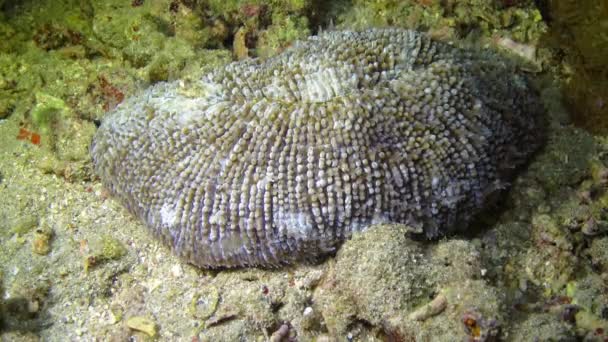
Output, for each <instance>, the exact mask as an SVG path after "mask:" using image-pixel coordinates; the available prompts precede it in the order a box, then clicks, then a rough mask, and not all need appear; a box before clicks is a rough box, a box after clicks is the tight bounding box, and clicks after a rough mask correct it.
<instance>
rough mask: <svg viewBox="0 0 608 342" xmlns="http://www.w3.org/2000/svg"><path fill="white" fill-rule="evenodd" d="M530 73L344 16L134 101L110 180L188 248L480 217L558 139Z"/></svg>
mask: <svg viewBox="0 0 608 342" xmlns="http://www.w3.org/2000/svg"><path fill="white" fill-rule="evenodd" d="M542 112H543V109H542V105H541V104H540V101H539V99H538V96H537V95H536V93H535V92H534V91H533V90H532V89H531V88H530V87H529V85H528V82H527V80H526V77H525V75H523V74H522V73H521V72H519V71H518V69H517V67H516V66H515V65H514V64H513V63H511V62H509V61H508V60H507V59H505V58H503V57H501V56H499V55H497V54H495V53H492V52H488V51H477V50H475V51H468V50H464V49H460V48H456V47H454V46H452V45H448V44H444V43H440V42H436V41H433V40H432V39H430V38H428V37H427V36H426V35H424V34H421V33H418V32H415V31H409V30H401V29H383V30H367V31H361V32H353V31H335V32H328V33H323V34H321V35H319V36H315V37H311V38H309V39H308V40H306V41H304V42H299V43H296V44H294V46H293V47H292V48H289V49H287V50H286V51H285V52H284V53H283V54H281V55H279V56H277V57H274V58H270V59H267V60H264V61H262V60H255V59H254V60H245V61H241V62H236V63H232V64H229V65H227V66H226V67H225V68H223V69H219V70H216V71H215V72H212V73H211V74H209V75H207V76H205V77H203V78H202V79H200V80H198V81H195V82H192V83H186V82H185V81H175V82H172V83H159V84H157V85H154V86H153V87H151V88H149V89H148V90H146V91H144V92H143V93H142V94H140V95H139V96H135V97H132V98H130V99H128V100H126V101H124V102H123V103H121V104H120V105H119V106H118V107H117V108H116V109H115V110H114V111H113V112H112V113H110V114H109V115H108V117H107V118H106V119H105V121H104V122H103V123H102V125H101V126H100V128H99V130H98V132H97V134H96V136H95V138H94V141H93V144H92V147H91V153H92V157H93V161H94V166H95V171H96V173H97V174H98V175H99V176H100V177H101V180H102V182H103V183H104V185H105V186H106V187H107V188H108V189H109V190H110V191H111V192H112V193H113V194H114V195H116V196H117V197H118V198H119V199H120V200H121V201H122V202H123V203H124V204H125V205H126V207H127V208H128V209H129V210H130V211H131V212H133V213H134V214H135V215H137V216H138V217H139V218H140V219H142V220H143V221H144V222H145V223H146V224H147V225H148V227H150V228H151V229H152V230H153V232H154V233H155V234H156V235H157V236H158V237H160V238H161V239H162V240H163V241H165V242H166V243H167V244H169V245H170V246H172V248H173V249H174V251H175V252H176V253H177V254H178V255H180V256H181V257H183V258H184V259H185V260H187V261H189V262H191V263H193V264H196V265H198V266H202V267H224V266H225V267H234V266H278V265H282V264H286V263H291V262H294V261H298V260H312V259H315V258H316V257H318V256H321V255H324V254H327V253H329V252H331V251H334V250H335V248H336V247H337V246H338V245H339V244H340V243H341V242H342V241H344V240H345V239H346V238H348V237H349V236H351V235H352V233H353V232H356V231H361V230H364V229H365V228H366V227H368V226H369V225H371V224H376V223H386V222H397V223H404V224H407V225H408V226H410V227H413V228H414V229H415V230H418V231H420V232H424V233H425V235H426V236H428V237H436V236H438V235H441V234H444V233H446V232H450V231H454V230H456V229H459V228H463V227H466V225H467V224H468V223H469V222H470V220H471V218H472V217H473V216H474V215H475V214H476V213H478V212H479V211H480V210H482V209H483V208H484V206H485V205H486V204H487V203H488V202H489V199H490V198H491V197H493V196H492V195H493V194H494V193H496V192H497V191H498V190H500V189H502V188H503V187H504V186H505V184H507V182H508V181H509V178H510V176H511V175H512V173H513V170H514V169H515V168H517V167H518V166H521V165H522V164H524V163H525V161H526V160H527V158H528V157H529V156H530V155H531V154H532V153H533V152H534V151H535V150H537V148H538V147H539V146H540V144H541V143H542V140H543V119H542Z"/></svg>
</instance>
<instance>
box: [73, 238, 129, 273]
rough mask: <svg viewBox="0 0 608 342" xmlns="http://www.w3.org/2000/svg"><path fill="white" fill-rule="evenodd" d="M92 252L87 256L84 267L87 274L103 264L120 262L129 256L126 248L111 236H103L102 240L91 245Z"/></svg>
mask: <svg viewBox="0 0 608 342" xmlns="http://www.w3.org/2000/svg"><path fill="white" fill-rule="evenodd" d="M89 249H90V252H89V253H88V254H87V256H85V258H84V261H83V263H84V264H83V265H84V270H85V272H88V271H90V270H91V269H92V268H93V267H97V266H99V265H101V264H103V263H106V262H109V261H113V260H119V259H120V258H122V257H123V256H125V255H126V254H127V249H126V248H125V246H124V245H123V244H122V242H120V241H119V240H117V239H116V238H114V237H112V236H110V235H102V236H101V237H100V239H98V240H95V241H93V242H92V243H90V244H89Z"/></svg>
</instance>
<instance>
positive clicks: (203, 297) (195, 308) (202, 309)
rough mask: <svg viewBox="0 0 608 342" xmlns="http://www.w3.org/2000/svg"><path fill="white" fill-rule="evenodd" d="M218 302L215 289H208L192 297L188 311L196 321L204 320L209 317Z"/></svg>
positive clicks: (218, 297)
mask: <svg viewBox="0 0 608 342" xmlns="http://www.w3.org/2000/svg"><path fill="white" fill-rule="evenodd" d="M219 301H220V294H219V291H218V290H217V288H215V287H208V288H207V289H206V291H204V292H198V293H196V294H195V295H194V296H193V297H192V301H191V302H190V306H189V307H188V310H189V311H190V314H191V315H192V316H194V317H196V318H197V319H200V320H206V319H208V318H209V317H211V316H212V315H213V314H214V313H215V310H216V309H217V305H218V304H219Z"/></svg>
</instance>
